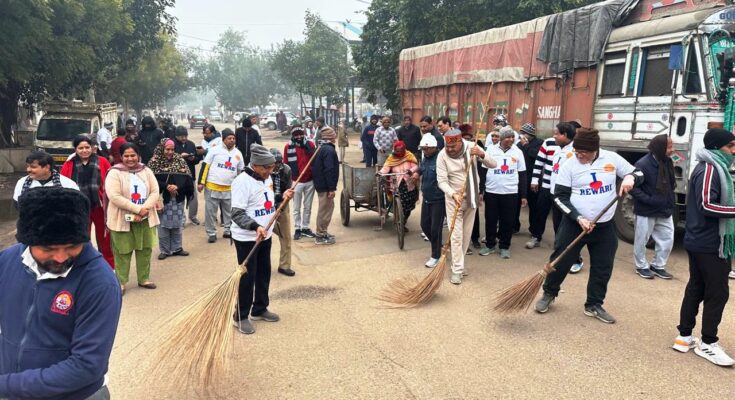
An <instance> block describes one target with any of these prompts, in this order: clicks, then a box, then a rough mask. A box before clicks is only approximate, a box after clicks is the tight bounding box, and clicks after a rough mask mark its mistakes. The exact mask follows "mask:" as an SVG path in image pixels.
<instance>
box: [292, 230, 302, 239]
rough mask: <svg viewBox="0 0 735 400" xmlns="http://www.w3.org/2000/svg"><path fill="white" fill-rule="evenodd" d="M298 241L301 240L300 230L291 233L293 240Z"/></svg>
mask: <svg viewBox="0 0 735 400" xmlns="http://www.w3.org/2000/svg"><path fill="white" fill-rule="evenodd" d="M299 239H301V229H296V232H294V233H293V240H299Z"/></svg>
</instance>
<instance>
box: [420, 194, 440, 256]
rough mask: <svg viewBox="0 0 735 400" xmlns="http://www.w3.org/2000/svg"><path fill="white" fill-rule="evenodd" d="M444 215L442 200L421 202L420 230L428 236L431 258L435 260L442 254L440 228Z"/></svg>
mask: <svg viewBox="0 0 735 400" xmlns="http://www.w3.org/2000/svg"><path fill="white" fill-rule="evenodd" d="M445 216H446V209H445V208H444V202H443V201H440V202H437V203H427V202H423V203H422V204H421V230H422V231H423V232H424V234H425V235H426V236H428V237H429V242H430V243H431V258H436V259H437V260H438V259H439V257H441V254H442V228H443V225H444V217H445Z"/></svg>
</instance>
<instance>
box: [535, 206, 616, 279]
mask: <svg viewBox="0 0 735 400" xmlns="http://www.w3.org/2000/svg"><path fill="white" fill-rule="evenodd" d="M620 199H621V197H620V196H619V195H618V196H615V198H614V199H612V201H610V203H608V205H606V206H605V208H603V209H602V211H600V213H599V214H597V216H596V217H595V219H593V220H592V224H593V225H594V224H595V223H597V220H599V219H600V218H602V216H603V215H605V213H606V212H607V210H609V209H610V207H612V206H613V204H615V203H617V201H618V200H620ZM585 236H587V231H585V230H582V233H580V234H579V235H578V236H577V238H576V239H574V241H573V242H572V243H569V245H568V246H567V247H566V248H565V249H564V251H562V252H561V254H559V255H558V256H557V257H556V258H555V259H554V260H553V261H551V262H550V263H549V266H550V267H551V268H554V267H556V264H558V263H559V261H561V259H562V258H564V256H565V255H567V253H569V251H570V250H571V249H572V247H574V246H576V245H577V243H579V242H580V240H582V238H584V237H585Z"/></svg>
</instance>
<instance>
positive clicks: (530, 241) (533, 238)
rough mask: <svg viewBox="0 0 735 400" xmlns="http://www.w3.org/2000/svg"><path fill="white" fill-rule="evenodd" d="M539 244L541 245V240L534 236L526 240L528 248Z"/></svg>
mask: <svg viewBox="0 0 735 400" xmlns="http://www.w3.org/2000/svg"><path fill="white" fill-rule="evenodd" d="M539 246H541V241H540V240H538V239H537V238H535V237H532V238H531V240H529V241H528V242H526V248H527V249H532V248H534V247H539Z"/></svg>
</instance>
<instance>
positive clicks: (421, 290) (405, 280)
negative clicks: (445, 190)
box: [377, 156, 475, 308]
mask: <svg viewBox="0 0 735 400" xmlns="http://www.w3.org/2000/svg"><path fill="white" fill-rule="evenodd" d="M474 160H475V157H474V156H472V157H470V162H469V163H467V166H466V167H465V169H464V185H462V190H461V191H460V192H459V193H460V195H461V196H462V198H464V197H465V195H466V193H465V191H466V189H467V184H468V183H467V180H468V178H469V174H470V169H471V166H472V163H474V162H475V161H474ZM452 201H454V200H452ZM459 209H460V207H455V209H454V215H452V224H451V225H450V226H449V237H448V238H447V241H446V242H445V243H444V246H442V254H441V257H439V261H438V262H437V264H436V267H434V269H432V271H431V272H430V273H429V274H428V275H426V276H425V277H424V278H423V279H421V280H419V279H418V278H417V277H416V276H415V275H409V276H404V277H402V278H398V279H395V280H394V281H392V282H391V283H390V284H389V285H388V286H387V287H386V288H385V289H383V291H382V293H381V294H380V295H378V296H377V298H378V300H380V301H383V302H385V303H387V304H386V307H388V308H411V307H416V306H418V305H419V304H423V303H426V302H428V301H429V300H431V298H432V297H433V296H434V293H436V291H437V290H439V287H441V285H442V282H443V281H444V273H445V271H446V269H447V252H448V251H449V245H450V244H451V242H452V232H453V231H454V224H455V222H457V216H458V215H459Z"/></svg>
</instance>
